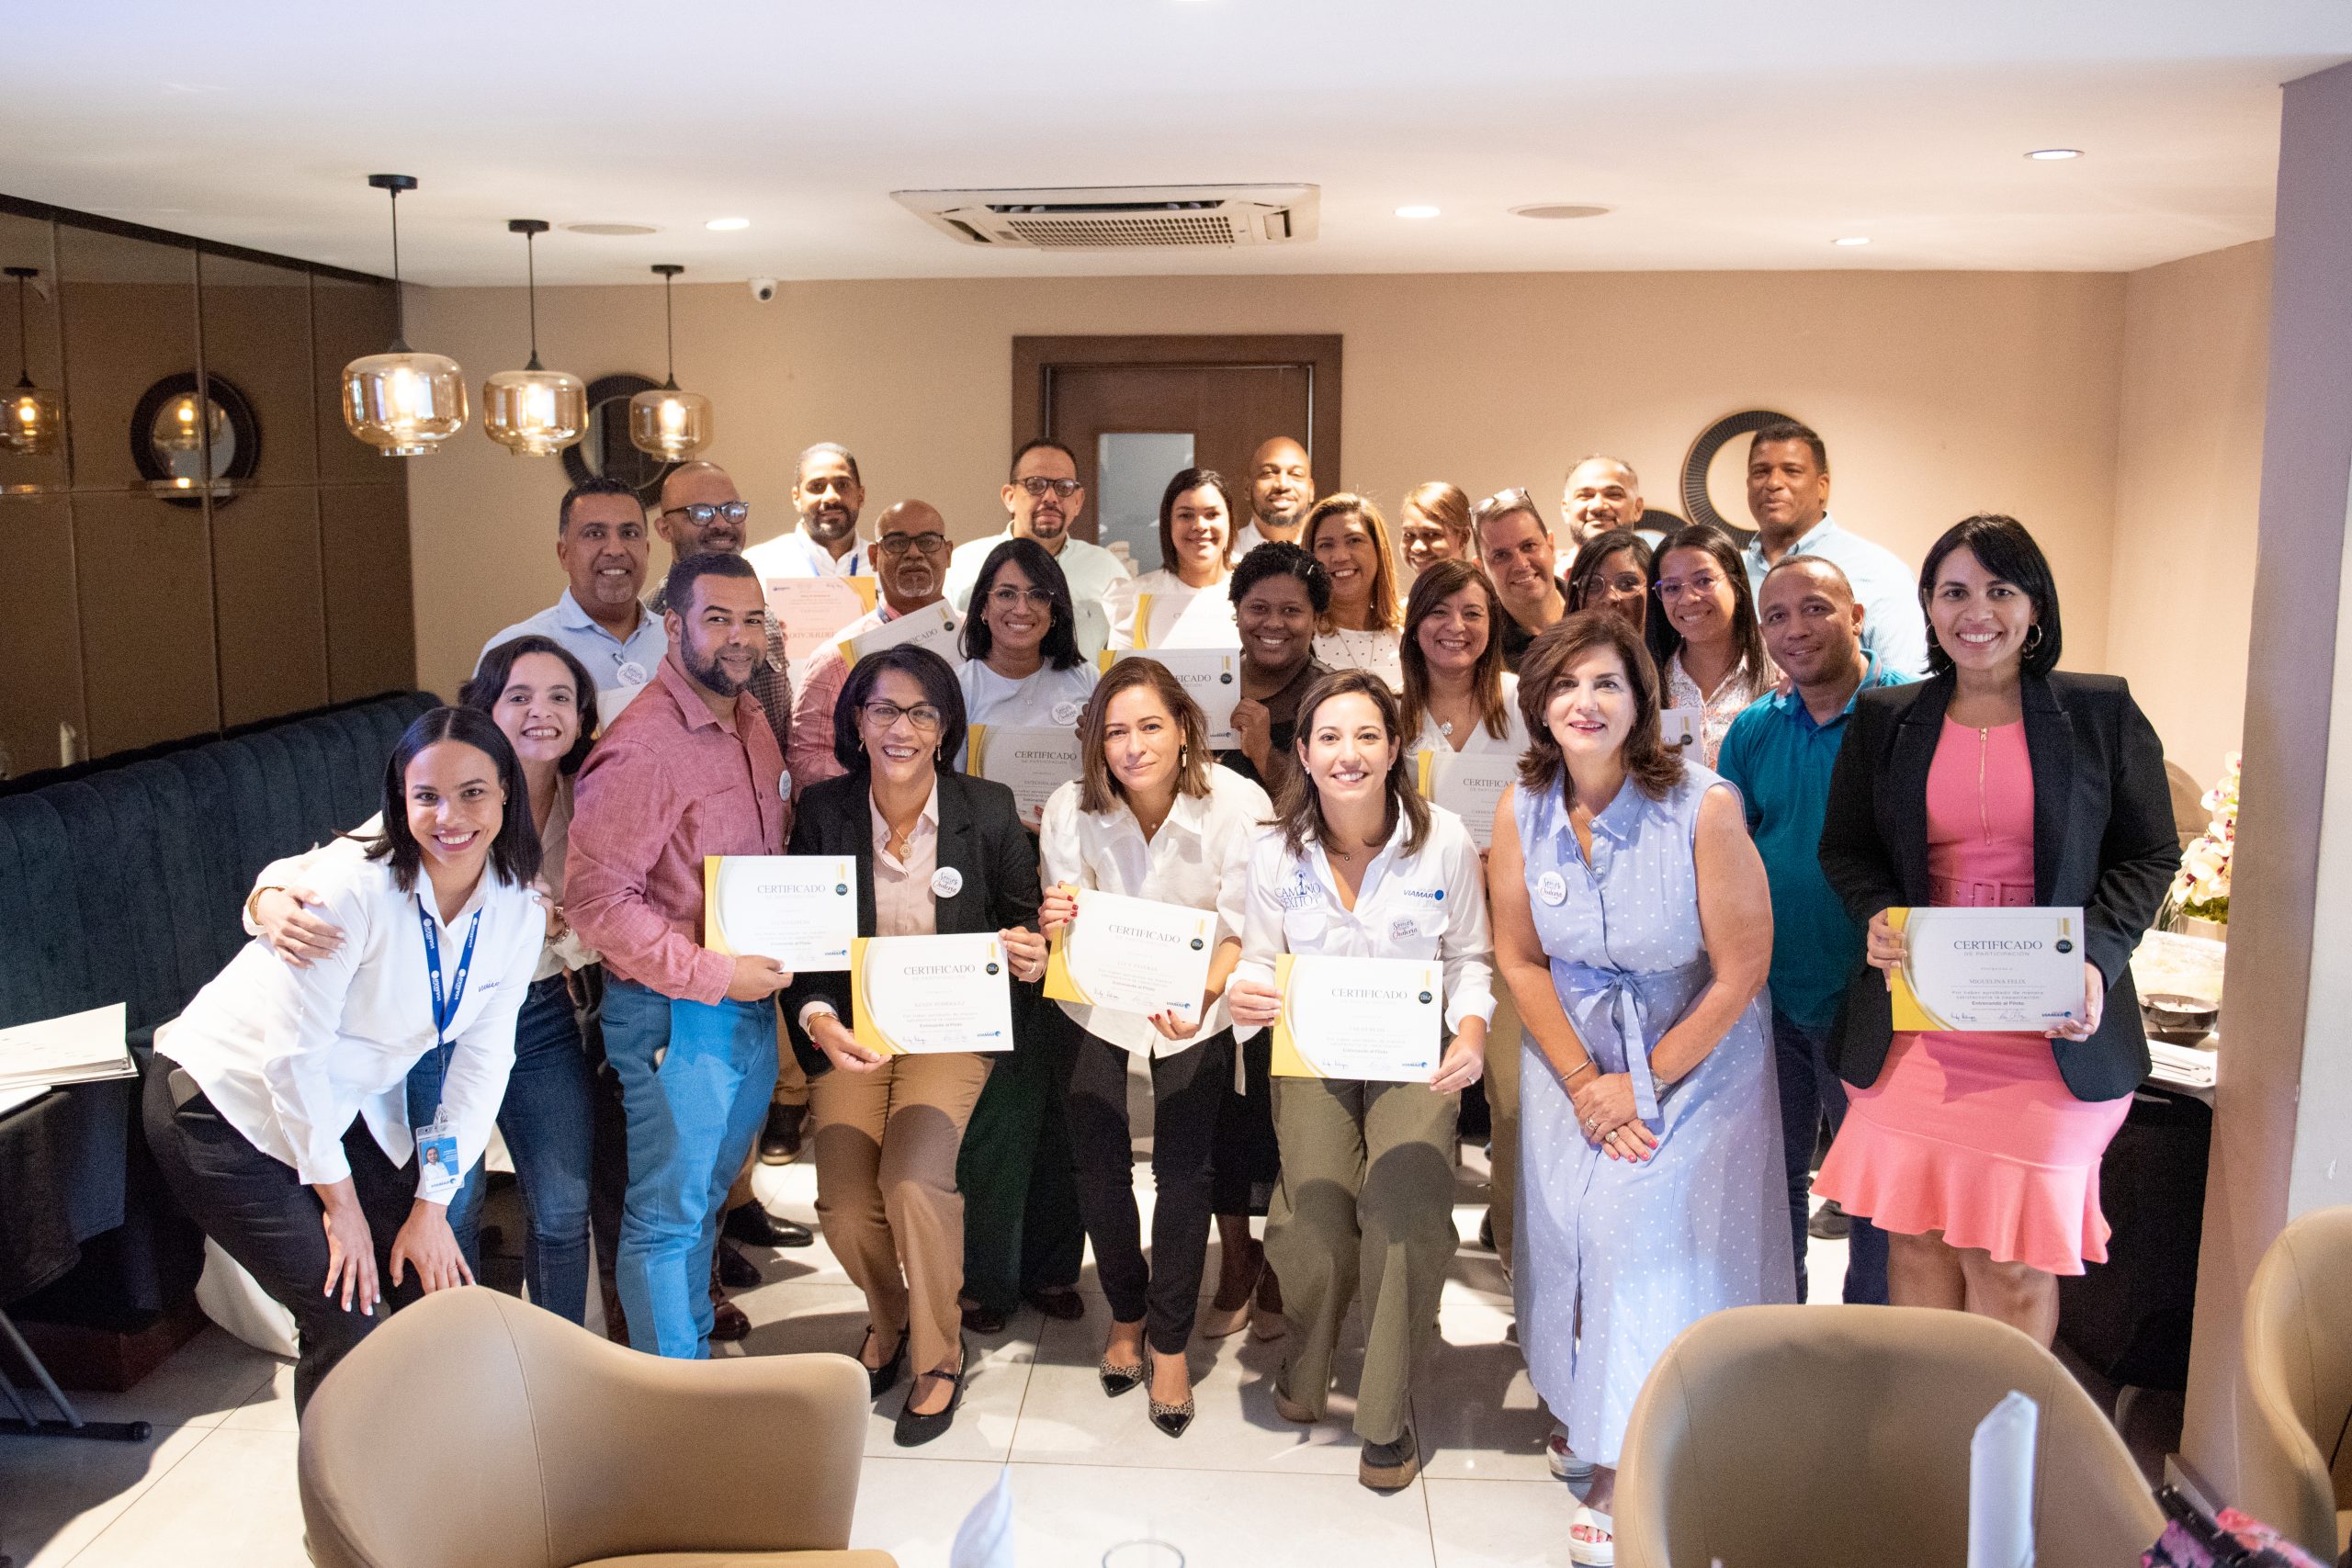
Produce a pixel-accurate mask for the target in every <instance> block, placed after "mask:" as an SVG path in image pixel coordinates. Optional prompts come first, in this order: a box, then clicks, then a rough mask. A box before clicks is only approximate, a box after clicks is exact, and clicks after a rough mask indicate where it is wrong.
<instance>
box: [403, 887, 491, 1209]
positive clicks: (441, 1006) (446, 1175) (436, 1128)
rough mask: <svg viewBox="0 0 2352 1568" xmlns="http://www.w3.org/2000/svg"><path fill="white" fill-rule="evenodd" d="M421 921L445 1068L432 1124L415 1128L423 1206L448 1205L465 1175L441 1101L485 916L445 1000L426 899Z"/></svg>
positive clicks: (420, 905) (420, 902)
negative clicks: (453, 1027) (452, 1028)
mask: <svg viewBox="0 0 2352 1568" xmlns="http://www.w3.org/2000/svg"><path fill="white" fill-rule="evenodd" d="M416 920H417V925H418V926H419V927H420V928H421V929H422V930H423V931H424V972H425V976H426V977H427V978H429V979H430V980H431V981H432V982H433V1048H434V1050H435V1052H436V1053H437V1054H438V1055H439V1059H440V1068H441V1072H440V1078H441V1086H440V1091H437V1092H436V1093H435V1097H434V1106H433V1120H432V1121H430V1122H426V1123H425V1124H424V1126H422V1127H419V1128H418V1129H416V1164H417V1169H418V1171H419V1172H420V1174H421V1176H422V1178H423V1181H422V1185H423V1196H424V1201H426V1202H428V1203H442V1204H446V1203H447V1202H448V1201H450V1200H451V1199H452V1198H455V1197H456V1196H457V1195H458V1189H459V1188H460V1187H463V1186H464V1185H465V1182H466V1173H465V1172H464V1171H463V1170H462V1169H460V1168H458V1129H457V1125H456V1123H454V1122H451V1121H450V1120H449V1108H448V1107H447V1105H446V1104H443V1103H442V1102H441V1093H443V1092H446V1091H447V1089H448V1087H449V1049H450V1047H449V1025H450V1024H452V1023H454V1022H455V1021H457V1017H458V1003H459V1002H461V1001H463V1000H464V999H465V996H466V974H467V971H469V970H470V969H471V968H472V967H473V963H474V938H476V937H477V936H480V935H481V910H480V909H476V910H475V911H474V919H473V923H472V924H471V925H470V926H469V927H467V928H466V946H465V951H464V952H462V953H459V954H458V973H457V974H456V975H455V976H452V977H451V979H450V981H449V984H448V987H447V996H446V997H445V996H444V994H443V987H442V984H441V937H440V933H439V932H438V931H435V929H434V924H433V917H432V916H430V915H428V914H426V913H425V912H424V898H423V897H418V899H417V901H416Z"/></svg>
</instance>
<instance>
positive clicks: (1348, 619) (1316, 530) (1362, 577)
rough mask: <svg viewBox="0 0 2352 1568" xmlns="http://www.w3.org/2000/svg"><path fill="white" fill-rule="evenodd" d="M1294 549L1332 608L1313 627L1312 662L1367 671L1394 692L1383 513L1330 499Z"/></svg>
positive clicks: (1397, 670) (1393, 573)
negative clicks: (1319, 575) (1312, 568)
mask: <svg viewBox="0 0 2352 1568" xmlns="http://www.w3.org/2000/svg"><path fill="white" fill-rule="evenodd" d="M1298 542H1299V544H1300V545H1302V546H1303V547H1305V548H1306V553H1307V554H1308V555H1311V556H1313V557H1314V558H1315V559H1316V562H1317V564H1318V565H1320V566H1321V567H1322V568H1323V570H1324V573H1325V575H1326V576H1328V577H1329V579H1330V581H1331V607H1330V608H1329V609H1328V610H1326V611H1325V612H1324V613H1323V614H1322V615H1321V616H1320V617H1319V618H1318V619H1317V621H1316V624H1315V661H1316V662H1317V663H1318V664H1320V665H1322V666H1323V667H1324V668H1325V669H1326V670H1368V671H1371V672H1372V673H1373V674H1374V675H1377V676H1379V677H1380V678H1381V679H1382V680H1383V681H1385V682H1388V689H1389V691H1391V692H1392V693H1393V692H1396V691H1397V690H1399V689H1400V688H1401V687H1402V686H1403V685H1404V683H1405V671H1404V670H1403V668H1402V667H1401V666H1400V665H1399V664H1398V663H1397V618H1398V608H1399V606H1398V599H1397V566H1396V555H1397V552H1396V550H1395V548H1394V547H1392V546H1391V545H1390V543H1389V539H1388V521H1387V519H1385V518H1384V517H1383V516H1381V515H1380V508H1378V507H1376V506H1374V505H1373V503H1372V502H1369V501H1367V500H1365V499H1364V498H1363V496H1360V495H1349V494H1346V493H1341V494H1339V495H1327V496H1325V497H1324V498H1323V499H1322V500H1320V501H1318V502H1316V503H1315V505H1314V508H1313V509H1312V510H1311V511H1309V512H1308V513H1307V514H1306V526H1304V527H1303V528H1301V529H1300V530H1299V536H1298Z"/></svg>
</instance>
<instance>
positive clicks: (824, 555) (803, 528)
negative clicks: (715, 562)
mask: <svg viewBox="0 0 2352 1568" xmlns="http://www.w3.org/2000/svg"><path fill="white" fill-rule="evenodd" d="M869 549H870V547H869V546H868V545H866V543H865V541H864V540H862V539H853V540H852V541H851V542H850V547H849V548H848V549H847V550H845V551H843V552H842V554H840V555H838V556H837V555H835V554H833V552H832V551H831V550H829V549H827V548H826V547H824V546H822V545H820V544H819V543H818V542H817V541H816V540H815V539H813V538H810V537H809V529H808V527H807V525H797V526H795V527H794V528H793V529H792V531H791V532H790V533H788V534H778V535H777V536H775V538H773V539H762V540H761V541H760V542H759V543H758V544H756V545H753V546H752V547H751V548H749V549H747V550H745V551H744V552H743V558H744V559H745V560H747V561H750V562H751V563H752V570H755V571H757V572H758V573H759V574H760V577H761V579H762V580H763V581H765V580H766V579H768V578H771V577H871V576H873V575H874V562H873V561H872V560H871V559H869V558H868V551H869Z"/></svg>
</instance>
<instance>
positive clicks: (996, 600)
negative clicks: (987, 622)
mask: <svg viewBox="0 0 2352 1568" xmlns="http://www.w3.org/2000/svg"><path fill="white" fill-rule="evenodd" d="M1053 603H1054V595H1053V591H1052V590H1050V589H1046V588H1015V587H1013V586H1012V584H1011V583H1009V582H1008V583H1005V584H1004V585H1002V586H1001V587H998V588H991V589H989V604H993V605H995V606H996V607H997V608H998V609H1000V610H1017V609H1019V608H1020V607H1021V606H1022V605H1023V604H1034V605H1035V606H1036V607H1037V608H1038V609H1040V610H1046V609H1051V608H1052V607H1053Z"/></svg>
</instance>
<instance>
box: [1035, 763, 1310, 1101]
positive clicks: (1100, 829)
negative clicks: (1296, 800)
mask: <svg viewBox="0 0 2352 1568" xmlns="http://www.w3.org/2000/svg"><path fill="white" fill-rule="evenodd" d="M1081 788H1082V786H1081V785H1080V784H1076V783H1071V784H1064V785H1062V787H1061V788H1059V789H1057V790H1056V791H1055V792H1054V794H1053V798H1052V799H1050V800H1048V801H1046V820H1045V825H1044V826H1043V827H1042V828H1041V829H1039V833H1038V847H1039V850H1040V852H1041V858H1042V859H1043V861H1044V863H1045V872H1046V886H1053V885H1054V884H1056V883H1060V882H1067V883H1069V884H1070V885H1071V886H1077V887H1091V888H1093V889H1095V890H1097V891H1099V892H1103V893H1118V894H1123V895H1125V897H1129V898H1149V899H1152V900H1154V901H1155V902H1157V903H1161V904H1179V905H1182V907H1184V908H1187V909H1215V910H1216V913H1217V931H1216V942H1220V943H1221V942H1225V941H1226V940H1227V938H1231V939H1233V940H1235V941H1238V940H1239V939H1240V936H1241V919H1242V901H1243V897H1244V896H1245V891H1246V886H1247V883H1248V880H1249V871H1250V844H1251V843H1252V842H1253V841H1254V840H1255V839H1256V838H1257V835H1258V833H1259V831H1260V829H1261V826H1262V825H1263V824H1264V822H1265V821H1266V819H1267V818H1270V817H1272V815H1273V806H1272V803H1271V802H1270V801H1268V800H1267V798H1266V792H1265V791H1264V790H1262V789H1260V788H1259V787H1258V786H1257V785H1256V784H1251V783H1250V781H1249V780H1248V779H1245V778H1243V777H1242V776H1241V775H1240V774H1238V773H1229V772H1227V770H1225V769H1224V768H1219V767H1214V766H1213V767H1211V768H1210V769H1209V793H1208V795H1207V797H1206V798H1205V799H1204V798H1203V797H1201V796H1199V795H1178V796H1177V797H1176V804H1175V805H1174V806H1173V807H1170V810H1169V813H1168V820H1166V821H1165V822H1162V823H1161V824H1160V825H1159V832H1157V833H1154V834H1153V835H1152V836H1151V837H1150V839H1149V840H1146V839H1145V838H1144V836H1143V828H1142V825H1141V824H1139V823H1138V822H1136V816H1135V813H1134V812H1133V811H1132V810H1130V809H1129V808H1128V807H1127V805H1126V803H1125V801H1121V802H1120V803H1119V804H1118V805H1117V806H1115V807H1113V808H1112V809H1111V810H1109V811H1103V812H1085V811H1080V809H1079V808H1078V797H1079V795H1080V790H1081ZM1212 945H1213V946H1214V945H1215V944H1214V943H1213V944H1212ZM1059 1005H1060V1007H1061V1010H1062V1011H1064V1012H1065V1013H1068V1014H1069V1017H1070V1020H1071V1021H1073V1022H1075V1023H1076V1024H1077V1025H1078V1026H1079V1027H1080V1028H1081V1029H1084V1030H1086V1031H1087V1032H1090V1033H1091V1034H1094V1035H1096V1036H1098V1037H1099V1038H1101V1039H1103V1040H1107V1041H1109V1042H1110V1043H1112V1044H1114V1045H1116V1046H1119V1047H1120V1048H1121V1049H1123V1050H1125V1051H1128V1052H1130V1053H1132V1054H1134V1055H1138V1056H1172V1055H1176V1054H1177V1053H1178V1052H1180V1051H1183V1050H1187V1049H1189V1048H1191V1047H1192V1046H1193V1045H1195V1044H1198V1043H1200V1042H1201V1041H1203V1040H1205V1039H1207V1038H1208V1037H1209V1036H1210V1035H1212V1034H1215V1033H1216V1032H1217V1031H1219V1030H1221V1029H1224V1028H1227V1026H1229V1025H1230V1024H1231V1022H1232V1019H1231V1017H1230V1016H1229V1015H1228V1014H1227V1011H1226V1007H1225V998H1223V997H1222V996H1220V997H1218V998H1217V999H1216V1005H1214V1006H1213V1007H1211V1008H1210V1009H1209V1010H1208V1014H1207V1016H1206V1017H1204V1018H1203V1019H1202V1020H1201V1027H1200V1029H1199V1030H1198V1031H1197V1032H1194V1033H1193V1037H1192V1038H1191V1039H1189V1040H1170V1039H1169V1038H1168V1037H1167V1036H1166V1035H1164V1034H1162V1033H1160V1032H1159V1031H1158V1030H1157V1029H1154V1028H1153V1027H1152V1026H1151V1021H1150V1020H1149V1019H1147V1018H1145V1017H1143V1016H1142V1015H1141V1014H1139V1013H1132V1012H1119V1011H1116V1010H1113V1009H1111V1008H1101V1007H1090V1006H1088V1005H1086V1004H1085V1003H1082V1002H1063V1003H1061V1004H1059Z"/></svg>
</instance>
